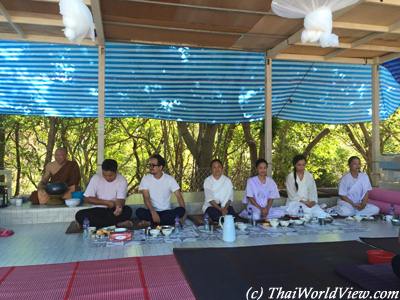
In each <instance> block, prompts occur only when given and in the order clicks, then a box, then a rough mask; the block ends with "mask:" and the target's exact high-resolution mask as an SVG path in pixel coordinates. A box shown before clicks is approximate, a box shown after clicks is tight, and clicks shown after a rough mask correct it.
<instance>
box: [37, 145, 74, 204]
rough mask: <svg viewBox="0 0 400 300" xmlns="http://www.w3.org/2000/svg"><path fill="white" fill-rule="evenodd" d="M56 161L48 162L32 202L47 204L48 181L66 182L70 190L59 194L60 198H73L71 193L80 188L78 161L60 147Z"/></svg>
mask: <svg viewBox="0 0 400 300" xmlns="http://www.w3.org/2000/svg"><path fill="white" fill-rule="evenodd" d="M54 158H55V161H52V162H50V163H48V164H47V165H46V167H45V169H44V172H43V176H42V179H41V180H40V182H39V185H38V190H37V192H33V193H32V195H31V201H32V204H47V203H48V202H49V199H50V195H49V194H47V192H46V185H47V184H48V183H65V184H66V185H67V186H68V190H67V191H66V192H65V193H64V194H62V195H60V196H59V198H60V200H61V199H63V200H65V199H69V198H71V193H72V192H75V191H76V190H78V189H79V185H80V181H81V174H80V171H79V166H78V164H77V163H76V161H71V160H68V159H67V150H66V149H65V148H58V149H57V150H56V152H55V154H54Z"/></svg>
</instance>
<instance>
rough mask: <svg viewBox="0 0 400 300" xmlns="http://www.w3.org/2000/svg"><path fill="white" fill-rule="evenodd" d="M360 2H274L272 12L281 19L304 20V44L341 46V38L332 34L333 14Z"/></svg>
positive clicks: (356, 0) (278, 0) (340, 0)
mask: <svg viewBox="0 0 400 300" xmlns="http://www.w3.org/2000/svg"><path fill="white" fill-rule="evenodd" d="M358 1H359V0H273V1H272V11H273V12H274V13H275V14H276V15H278V16H281V17H284V18H292V19H300V18H304V30H303V32H302V35H301V41H302V42H303V43H316V42H319V44H320V45H321V47H324V48H325V47H337V46H339V38H338V36H337V35H336V34H334V33H332V13H333V12H335V11H337V10H340V9H343V8H345V7H347V6H350V5H353V4H356V3H357V2H358Z"/></svg>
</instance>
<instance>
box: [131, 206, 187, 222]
mask: <svg viewBox="0 0 400 300" xmlns="http://www.w3.org/2000/svg"><path fill="white" fill-rule="evenodd" d="M185 212H186V210H185V209H184V208H183V207H176V208H174V209H169V210H162V211H158V212H157V213H158V215H159V216H160V225H174V224H175V217H176V216H178V217H179V218H182V217H183V216H184V215H185ZM136 216H137V217H138V218H139V220H144V221H149V222H150V223H151V224H153V218H152V217H151V213H150V210H148V209H146V208H143V207H140V208H138V209H137V210H136Z"/></svg>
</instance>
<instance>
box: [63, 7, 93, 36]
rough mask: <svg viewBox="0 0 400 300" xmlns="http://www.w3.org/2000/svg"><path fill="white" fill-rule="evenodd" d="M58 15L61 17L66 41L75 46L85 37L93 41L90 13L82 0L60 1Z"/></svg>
mask: <svg viewBox="0 0 400 300" xmlns="http://www.w3.org/2000/svg"><path fill="white" fill-rule="evenodd" d="M60 14H61V15H62V16H63V23H64V26H65V29H64V34H65V36H66V37H67V39H68V40H70V41H71V42H74V43H77V44H80V43H81V42H82V40H83V39H84V38H85V37H90V38H91V39H92V41H94V40H95V36H94V23H93V17H92V13H91V12H90V10H89V8H88V7H87V6H86V5H85V3H84V2H83V0H60Z"/></svg>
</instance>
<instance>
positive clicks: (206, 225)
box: [203, 213, 210, 231]
mask: <svg viewBox="0 0 400 300" xmlns="http://www.w3.org/2000/svg"><path fill="white" fill-rule="evenodd" d="M203 222H204V230H205V231H210V220H209V217H208V214H207V213H206V214H204V219H203Z"/></svg>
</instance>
